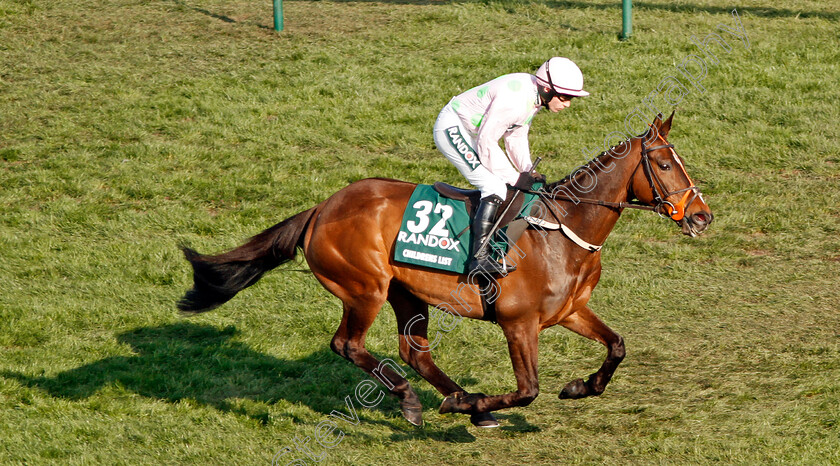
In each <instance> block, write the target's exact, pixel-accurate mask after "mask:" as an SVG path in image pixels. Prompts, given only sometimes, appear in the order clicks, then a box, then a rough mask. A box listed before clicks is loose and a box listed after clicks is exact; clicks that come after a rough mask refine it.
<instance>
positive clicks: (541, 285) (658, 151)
mask: <svg viewBox="0 0 840 466" xmlns="http://www.w3.org/2000/svg"><path fill="white" fill-rule="evenodd" d="M673 117H674V114H673V113H672V114H671V116H670V117H669V118H668V119H667V120H665V121H664V122H663V121H662V115H661V114H660V115H658V116H657V117H656V118H655V119H654V121H653V123H652V124H650V125H649V126H650V129H649V130H648V131H647V132H646V133H644V134H643V135H641V136H637V137H634V138H630V139H628V140H625V141H624V142H622V143H621V144H619V145H617V146H614V147H612V148H610V149H609V150H607V151H605V152H604V153H602V154H601V155H599V156H598V157H596V158H595V159H593V160H592V161H590V162H589V163H588V164H586V165H584V166H583V167H581V169H578V170H577V171H576V172H575V173H573V174H572V175H570V176H568V177H566V178H565V179H563V180H561V181H558V182H556V183H552V184H548V185H546V186H545V187H544V189H541V190H540V191H539V195H540V199H541V202H542V204H543V206H544V207H545V209H542V211H543V215H542V217H543V218H544V219H545V220H547V221H552V222H553V221H555V220H556V221H557V222H558V223H562V224H563V225H565V226H566V228H568V229H569V230H571V231H572V232H573V234H571V235H567V234H564V233H562V232H559V231H545V230H542V231H540V230H538V229H528V230H526V231H525V232H524V233H523V234H522V236H521V238H520V239H519V241H518V242H517V243H516V246H517V249H518V250H520V251H521V252H522V254H523V255H522V256H521V257H524V258H523V259H520V260H519V261H518V269H517V270H516V271H514V272H511V273H510V274H509V275H507V276H505V277H503V278H501V277H499V278H498V280H497V281H496V285H497V286H498V290H497V294H496V300H495V303H494V304H495V316H494V317H495V319H494V320H495V321H496V322H497V323H498V325H499V326H500V327H501V329H502V331H503V332H504V335H505V338H506V339H507V342H508V350H509V352H510V359H511V361H512V363H513V369H514V373H515V375H516V384H517V387H516V390H515V391H512V392H510V393H507V394H503V395H485V394H482V393H467V392H465V391H464V389H463V388H461V387H460V386H459V385H458V384H457V383H455V382H453V381H452V379H450V378H449V376H447V375H446V374H445V373H444V372H443V371H442V370H441V369H439V368H438V367H437V366H436V365H435V363H434V361H433V360H432V356H431V352H430V351H429V349H430V348H431V346H430V344H429V339H428V335H427V334H428V321H429V320H428V319H429V311H428V307H429V306H435V307H436V308H437V309H444V310H446V311H447V312H449V313H450V314H452V315H453V316H454V317H455V318H457V319H460V318H461V317H462V316H463V317H469V318H471V319H482V318H487V316H485V308H483V306H482V303H481V299H480V296H479V294H480V293H479V292H477V291H475V289H474V288H471V289H472V290H473V291H474V292H473V293H461V295H460V297H459V298H460V299H458V300H453V299H452V292H453V290H458V289H462V288H464V287H474V286H475V280H474V277H471V276H465V275H463V274H458V273H452V272H443V271H436V270H432V269H426V268H420V267H416V266H413V265H408V264H401V263H397V262H395V261H394V259H393V248H394V247H395V241H396V237H397V232H398V230H399V228H400V224H401V219H402V215H403V211H405V209H406V206H407V203H408V200H409V197H410V196H411V194H412V191H413V190H414V188H415V186H416V185H415V184H413V183H408V182H404V181H398V180H387V179H365V180H361V181H357V182H354V183H352V184H350V185H348V186H347V187H345V188H344V189H342V190H340V191H338V192H336V193H335V194H333V195H332V196H331V197H329V198H328V199H327V200H325V201H323V202H321V203H320V204H318V205H316V206H314V207H312V208H310V209H308V210H306V211H304V212H300V213H298V214H297V215H294V216H292V217H290V218H288V219H286V220H284V221H282V222H280V223H278V224H277V225H274V226H273V227H271V228H268V229H267V230H265V231H263V232H262V233H260V234H258V235H256V236H254V237H253V238H251V239H250V240H249V241H247V242H246V243H245V244H243V245H242V246H240V247H238V248H235V249H233V250H231V251H229V252H225V253H222V254H218V255H201V254H198V253H197V252H195V251H193V250H191V249H189V248H184V254H185V256H186V259H187V260H188V261H189V262H190V263H191V264H192V267H193V272H194V273H193V278H194V286H193V288H192V289H191V290H189V291H188V292H187V293H186V294H185V296H184V297H183V298H182V299H181V301H180V302H179V303H178V307H179V308H180V309H181V311H183V312H186V313H196V312H204V311H207V310H210V309H213V308H215V307H217V306H219V305H221V304H222V303H224V302H226V301H228V300H229V299H231V298H232V297H233V296H234V295H235V294H236V293H237V292H239V291H241V290H242V289H244V288H246V287H248V286H251V285H253V284H254V283H256V282H257V281H258V280H259V279H260V277H262V275H263V274H264V273H265V272H267V271H269V270H271V269H273V268H275V267H277V266H278V265H280V264H283V263H285V262H287V261H289V260H291V259H293V258H294V257H295V255H296V253H297V249H298V248H300V249H301V250H302V251H303V255H304V257H305V258H306V261H307V263H308V264H309V268H310V270H311V272H312V274H313V275H315V277H316V278H317V279H318V281H319V282H320V283H321V284H322V285H323V286H324V288H326V289H327V290H328V291H329V292H330V293H332V294H333V295H335V296H336V297H338V298H339V299H340V300H341V302H342V303H343V308H344V314H343V316H342V318H341V323H340V324H339V326H338V330H337V331H336V332H335V335H334V336H333V338H332V341H331V343H330V347H331V348H332V350H333V351H335V352H336V353H338V354H339V355H341V356H342V357H344V358H346V359H348V360H350V361H351V362H352V363H353V364H355V365H356V366H358V367H360V368H361V369H362V370H364V371H365V372H367V373H368V374H371V375H375V376H376V377H378V378H379V379H380V381H382V382H383V384H384V385H386V386H387V388H388V389H389V391H390V392H391V393H392V394H393V395H396V397H398V398H399V400H400V408H401V410H402V413H403V416H404V417H405V418H406V419H407V420H408V421H409V422H410V423H412V424H414V425H422V406H421V404H420V400H419V398H418V396H417V394H416V393H415V392H414V390H413V388H412V387H411V386H410V385H409V382H408V380H406V379H405V377H403V375H404V373H403V374H399V373H397V371H395V370H393V369H391V368H390V367H388V366H384V367H383V366H382V364H381V362H380V361H379V360H378V359H376V358H375V357H374V356H373V355H371V354H370V353H369V352H368V350H367V349H366V348H365V336H366V334H367V332H368V329H369V328H370V327H371V325H372V324H373V321H374V319H375V318H376V316H377V314H378V313H379V310H380V309H381V308H382V306H383V304H384V303H385V301H389V302H390V303H391V305H392V307H393V309H394V312H395V314H396V318H397V323H398V330H399V334H400V340H399V342H400V343H399V354H400V357H401V358H402V360H403V361H405V362H406V363H407V364H408V365H409V366H411V367H412V368H413V369H414V370H415V371H417V373H419V374H420V375H421V376H422V377H423V378H424V379H426V380H427V381H428V382H429V383H430V384H431V385H432V386H434V387H435V388H436V389H437V390H438V391H439V392H440V393H441V394H442V395H443V396H444V401H443V403H442V405H441V407H440V412H441V413H449V412H453V413H464V414H470V415H471V421H472V422H473V424H475V425H478V426H481V427H495V426H498V422H497V421H496V420H495V418H494V417H493V415H492V414H491V413H492V412H493V411H496V410H500V409H504V408H509V407H513V406H526V405H528V404H530V403H531V402H532V401H533V400H534V399H535V398H536V397H537V394H538V393H539V384H538V377H537V355H538V351H537V345H538V335H539V333H540V331H541V330H543V329H545V328H548V327H551V326H553V325H557V324H560V325H562V326H564V327H566V328H567V329H569V330H571V331H573V332H575V333H577V334H579V335H582V336H584V337H586V338H590V339H592V340H595V341H597V342H599V343H601V344H602V345H604V346H606V349H607V356H606V359H605V360H604V362H603V364H602V365H601V367H600V368H599V369H598V370H597V371H596V372H595V373H593V374H591V375H590V376H589V377H588V379H587V380H585V381H584V380H583V379H576V380H573V381H571V382H569V383H568V384H566V385H565V387H564V388H563V390H562V391H561V392H560V394H559V397H560V398H583V397H587V396H593V395H600V394H601V393H603V391H604V388H605V387H606V385H607V383H608V382H609V381H610V378H611V377H612V375H613V373H614V371H615V370H616V368H617V366H618V365H619V363H620V362H621V361H622V359H623V358H624V355H625V348H624V341H623V339H622V337H621V336H620V335H618V334H617V333H616V332H614V331H613V330H612V329H610V328H609V327H608V326H607V325H605V324H604V323H603V322H602V321H601V320H600V319H599V318H598V317H597V316H596V315H595V314H594V313H593V311H592V310H591V309H590V308H589V307H587V302H588V301H589V297H590V294H591V293H592V290H593V289H594V288H595V285H596V284H597V283H598V280H599V278H600V275H601V253H600V250H598V249H599V248H597V247H589V248H585V247H582V246H581V244H580V243H576V242H574V241H572V240H570V238H571V237H573V236H577V237H578V238H582V239H584V240H585V243H584V244H587V243H588V244H590V245H602V244H603V243H604V241H605V240H606V239H607V236H608V235H609V233H610V231H611V230H612V229H613V227H614V226H615V223H616V221H618V218H619V216H620V215H621V213H622V211H623V209H625V208H628V207H640V206H641V207H642V208H647V209H648V210H654V211H656V212H657V213H659V214H660V215H661V216H664V217H666V218H671V219H672V220H673V221H675V222H676V223H678V224H679V225H680V226H681V228H682V232H683V233H684V234H686V235H690V236H696V235H697V234H699V233H701V232H703V231H704V230H705V229H706V228H707V227H708V225H709V224H710V223H711V221H712V218H713V217H712V213H711V212H710V210H709V206H708V205H707V204H706V202H705V201H704V200H703V197H702V195H701V194H700V192H699V189H698V188H697V187H696V186H695V185H694V183H693V182H692V181H691V178H690V177H689V175H688V173H687V172H686V170H685V166H684V165H683V163H682V161H681V159H680V157H679V156H678V155H677V153H676V152H675V151H674V149H673V145H672V144H670V143H668V141H667V139H666V138H667V136H668V132H669V131H670V129H671V122H672V120H673ZM631 201H633V202H631ZM494 280H496V279H494ZM459 287H460V288H459ZM444 304H445V306H443V305H444ZM399 370H400V371H401V369H399ZM377 371H378V372H379V373H378V374H377Z"/></svg>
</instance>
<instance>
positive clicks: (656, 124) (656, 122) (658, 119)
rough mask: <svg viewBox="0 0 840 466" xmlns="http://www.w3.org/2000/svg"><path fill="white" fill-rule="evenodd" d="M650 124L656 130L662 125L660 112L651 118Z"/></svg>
mask: <svg viewBox="0 0 840 466" xmlns="http://www.w3.org/2000/svg"><path fill="white" fill-rule="evenodd" d="M651 126H653V127H654V128H656V129H657V130H658V129H659V127H660V126H662V114H661V113H658V114H657V115H656V118H654V119H653V125H651Z"/></svg>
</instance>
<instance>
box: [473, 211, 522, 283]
mask: <svg viewBox="0 0 840 466" xmlns="http://www.w3.org/2000/svg"><path fill="white" fill-rule="evenodd" d="M502 202H503V201H502V199H501V198H499V196H496V195H492V196H487V197H485V198H483V199H482V200H481V203H480V204H479V205H478V209H476V212H475V218H474V219H473V223H472V230H471V231H472V251H473V258H472V260H471V261H470V263H469V264H467V273H471V272H473V271H476V270H481V271H484V272H488V273H498V274H502V275H505V274H507V273H509V272H513V271H514V270H516V267H514V266H512V265H508V266H507V267H504V266H502V264H499V263H498V262H496V261H495V260H493V258H492V257H490V246H489V244H486V245H484V247H483V248H482V247H481V244H482V243H483V242H484V241H485V240H486V239H487V238H488V237H489V236H490V235H491V234H493V231H492V230H493V224H494V223H495V221H496V214H497V213H498V211H499V206H501V205H502Z"/></svg>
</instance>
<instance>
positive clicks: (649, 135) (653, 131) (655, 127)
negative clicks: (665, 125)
mask: <svg viewBox="0 0 840 466" xmlns="http://www.w3.org/2000/svg"><path fill="white" fill-rule="evenodd" d="M660 126H662V114H661V113H659V114H657V115H656V118H654V119H653V123H651V124H650V129H648V130H647V132H645V134H643V135H642V138H643V139H644V140H645V142H647V143H649V142H650V141H653V140H654V139H656V136H657V135H658V134H659V127H660Z"/></svg>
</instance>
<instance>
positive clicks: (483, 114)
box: [434, 57, 589, 274]
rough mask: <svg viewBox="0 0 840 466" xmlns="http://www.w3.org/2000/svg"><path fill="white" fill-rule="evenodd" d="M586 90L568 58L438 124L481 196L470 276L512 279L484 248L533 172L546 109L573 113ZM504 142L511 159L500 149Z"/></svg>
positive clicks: (515, 79)
mask: <svg viewBox="0 0 840 466" xmlns="http://www.w3.org/2000/svg"><path fill="white" fill-rule="evenodd" d="M587 95H589V93H588V92H586V91H584V90H583V74H582V73H581V71H580V69H579V68H578V67H577V65H575V64H574V62H572V61H571V60H569V59H568V58H562V57H554V58H551V59H549V60H548V61H546V62H545V63H543V64H542V65H541V66H540V67H539V69H537V73H536V76H535V75H532V74H528V73H514V74H507V75H504V76H500V77H498V78H496V79H494V80H492V81H490V82H488V83H485V84H482V85H480V86H477V87H474V88H472V89H470V90H468V91H466V92H464V93H462V94H460V95H457V96H455V97H453V98H452V100H450V101H449V103H448V104H447V105H446V106H445V107H443V110H441V112H440V115H438V118H437V121H436V122H435V128H434V138H435V145H436V146H437V148H438V150H440V151H441V152H442V153H443V155H444V156H445V157H446V158H447V159H448V160H449V161H450V162H452V164H453V165H455V167H456V168H457V169H458V171H459V172H461V174H462V175H464V177H465V178H466V179H467V181H469V182H470V184H472V185H474V186H475V187H477V188H478V189H479V190H480V191H481V203H480V204H479V206H478V209H477V210H476V214H475V219H474V220H473V224H472V230H471V231H472V251H473V258H472V260H471V261H470V262H469V264H468V265H467V272H468V273H469V272H473V271H475V270H483V271H487V272H491V273H501V274H506V273H508V272H510V271H512V270H514V269H515V267H512V266H508V267H507V268H504V267H503V266H502V265H501V264H499V263H498V262H496V261H494V260H492V259H491V258H490V254H489V251H488V248H487V247H484V248H480V245H481V244H482V243H483V242H484V240H485V239H486V238H487V237H488V236H490V234H491V233H492V232H491V231H490V230H491V229H492V228H493V224H494V223H495V220H496V215H497V212H498V210H499V206H500V205H502V203H503V202H504V199H505V196H506V195H507V186H506V184H510V185H513V184H515V183H516V181H517V179H518V178H519V175H520V172H530V171H531V166H532V163H531V154H530V150H529V148H528V130H529V129H530V127H531V120H532V119H533V118H534V115H536V113H537V112H538V111H539V110H540V108H542V107H546V108H548V109H549V110H551V111H552V112H554V113H557V112H559V111H560V110H563V109H565V108H568V107H569V105H570V103H571V100H572V98H573V97H582V96H587ZM499 139H504V141H505V149H506V150H507V154H505V151H503V150H502V149H501V148H500V147H499Z"/></svg>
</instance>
